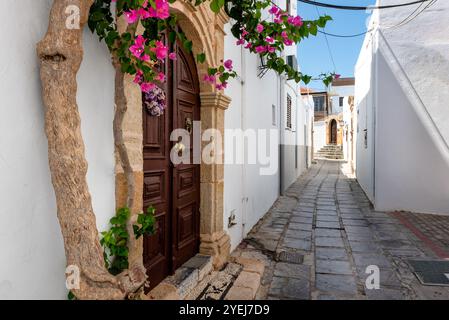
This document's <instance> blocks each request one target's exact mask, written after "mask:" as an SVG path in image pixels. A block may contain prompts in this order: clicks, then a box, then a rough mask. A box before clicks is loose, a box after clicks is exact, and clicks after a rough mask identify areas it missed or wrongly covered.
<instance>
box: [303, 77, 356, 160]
mask: <svg viewBox="0 0 449 320" xmlns="http://www.w3.org/2000/svg"><path fill="white" fill-rule="evenodd" d="M301 94H302V96H303V100H304V101H305V103H309V104H313V109H314V122H313V150H314V154H315V158H327V159H347V157H348V155H350V152H349V151H350V149H349V148H348V145H349V144H350V145H352V141H353V139H350V132H351V131H350V130H352V129H353V128H354V127H353V124H354V121H353V122H352V124H351V115H352V111H351V101H352V102H353V100H354V99H353V96H354V78H340V79H336V80H334V81H333V82H332V86H330V87H329V89H328V90H327V91H314V90H311V89H304V90H302V92H301ZM353 155H354V154H353V153H351V157H352V158H351V159H353Z"/></svg>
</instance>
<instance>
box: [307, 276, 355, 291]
mask: <svg viewBox="0 0 449 320" xmlns="http://www.w3.org/2000/svg"><path fill="white" fill-rule="evenodd" d="M315 285H316V288H317V289H318V290H320V291H324V292H338V293H345V294H357V286H356V283H355V280H354V277H352V276H347V275H335V274H317V275H316V283H315Z"/></svg>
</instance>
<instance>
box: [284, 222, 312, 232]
mask: <svg viewBox="0 0 449 320" xmlns="http://www.w3.org/2000/svg"><path fill="white" fill-rule="evenodd" d="M312 227H313V226H312V224H311V223H295V222H290V224H289V225H288V229H289V230H303V231H311V230H312Z"/></svg>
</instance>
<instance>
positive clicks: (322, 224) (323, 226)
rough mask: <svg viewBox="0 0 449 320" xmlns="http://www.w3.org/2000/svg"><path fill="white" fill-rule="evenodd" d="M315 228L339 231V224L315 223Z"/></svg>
mask: <svg viewBox="0 0 449 320" xmlns="http://www.w3.org/2000/svg"><path fill="white" fill-rule="evenodd" d="M316 226H317V227H318V228H331V229H340V222H331V221H317V222H316Z"/></svg>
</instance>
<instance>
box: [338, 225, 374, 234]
mask: <svg viewBox="0 0 449 320" xmlns="http://www.w3.org/2000/svg"><path fill="white" fill-rule="evenodd" d="M344 228H345V231H346V233H348V234H350V233H353V234H364V235H373V234H372V232H371V229H370V228H369V227H359V226H349V225H347V226H345V227H344ZM373 236H374V235H373Z"/></svg>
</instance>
